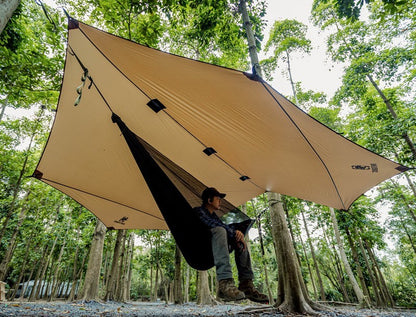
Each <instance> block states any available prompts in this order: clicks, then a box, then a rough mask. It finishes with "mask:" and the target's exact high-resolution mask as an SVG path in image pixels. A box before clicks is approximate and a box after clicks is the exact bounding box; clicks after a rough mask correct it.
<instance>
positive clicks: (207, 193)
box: [201, 187, 225, 209]
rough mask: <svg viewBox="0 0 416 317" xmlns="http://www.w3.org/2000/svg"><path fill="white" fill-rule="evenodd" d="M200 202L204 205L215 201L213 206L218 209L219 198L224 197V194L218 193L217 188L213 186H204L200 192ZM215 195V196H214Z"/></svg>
mask: <svg viewBox="0 0 416 317" xmlns="http://www.w3.org/2000/svg"><path fill="white" fill-rule="evenodd" d="M201 197H202V204H203V205H204V206H207V205H212V204H213V203H215V204H214V205H215V206H213V207H217V208H216V209H219V200H220V199H219V198H224V197H225V194H223V193H220V192H219V191H218V190H217V189H215V188H214V187H207V188H205V190H204V191H203V192H202V196H201ZM216 197H217V198H216ZM217 200H218V206H216V205H217V203H216V202H217Z"/></svg>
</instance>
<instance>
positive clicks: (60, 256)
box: [48, 240, 66, 301]
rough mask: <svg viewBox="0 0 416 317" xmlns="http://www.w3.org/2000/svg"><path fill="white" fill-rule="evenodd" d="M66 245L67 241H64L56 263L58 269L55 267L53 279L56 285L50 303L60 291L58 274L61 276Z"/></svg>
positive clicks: (52, 290)
mask: <svg viewBox="0 0 416 317" xmlns="http://www.w3.org/2000/svg"><path fill="white" fill-rule="evenodd" d="M65 244H66V240H64V241H63V243H62V246H61V251H59V256H58V260H57V261H56V267H55V271H54V274H53V277H52V279H51V280H52V282H54V285H53V287H52V289H51V294H50V296H49V299H48V300H49V301H51V300H53V299H54V298H55V296H56V291H57V289H58V283H57V280H58V274H59V270H60V263H61V260H62V255H63V254H64V250H65Z"/></svg>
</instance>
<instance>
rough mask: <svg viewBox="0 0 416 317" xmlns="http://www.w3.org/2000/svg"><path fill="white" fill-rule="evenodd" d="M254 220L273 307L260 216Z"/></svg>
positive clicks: (272, 301) (271, 302)
mask: <svg viewBox="0 0 416 317" xmlns="http://www.w3.org/2000/svg"><path fill="white" fill-rule="evenodd" d="M253 208H254V203H253ZM256 220H257V230H258V234H259V240H260V249H261V255H262V261H261V264H262V266H263V271H264V278H265V280H266V288H267V294H268V295H269V303H270V305H274V299H273V294H272V290H271V287H270V283H269V274H268V271H267V262H266V252H265V249H264V243H263V232H262V228H261V220H260V216H257V219H256Z"/></svg>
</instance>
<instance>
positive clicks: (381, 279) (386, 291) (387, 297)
mask: <svg viewBox="0 0 416 317" xmlns="http://www.w3.org/2000/svg"><path fill="white" fill-rule="evenodd" d="M364 244H365V246H366V248H367V251H368V254H369V255H370V259H371V261H372V262H373V263H374V267H375V272H376V274H378V279H379V282H380V289H381V290H382V293H383V297H384V299H385V303H386V305H388V306H390V307H393V306H394V300H393V297H392V296H391V294H390V291H389V289H388V288H387V284H386V281H385V279H384V276H383V273H382V272H381V270H380V267H379V265H378V263H377V260H376V257H375V255H374V253H373V250H372V249H371V247H370V245H369V243H368V242H367V240H365V239H364Z"/></svg>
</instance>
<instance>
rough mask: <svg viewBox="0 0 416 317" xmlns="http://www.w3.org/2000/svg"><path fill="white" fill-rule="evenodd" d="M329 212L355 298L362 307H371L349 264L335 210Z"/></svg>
mask: <svg viewBox="0 0 416 317" xmlns="http://www.w3.org/2000/svg"><path fill="white" fill-rule="evenodd" d="M329 210H330V213H331V219H332V224H333V226H334V232H335V237H336V239H337V244H338V251H339V254H340V256H341V261H342V264H343V265H344V268H345V271H346V272H347V275H348V278H349V280H350V282H351V284H352V288H353V290H354V293H355V296H357V299H358V302H359V304H360V305H365V306H366V307H370V303H369V302H368V299H367V298H365V297H364V294H363V291H362V290H361V288H360V287H359V286H358V283H357V280H356V279H355V277H354V274H353V273H352V270H351V266H350V264H349V263H348V259H347V255H346V254H345V250H344V245H343V244H342V241H341V235H340V233H339V229H338V222H337V219H336V217H335V211H334V208H331V207H330V208H329Z"/></svg>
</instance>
